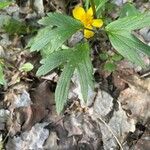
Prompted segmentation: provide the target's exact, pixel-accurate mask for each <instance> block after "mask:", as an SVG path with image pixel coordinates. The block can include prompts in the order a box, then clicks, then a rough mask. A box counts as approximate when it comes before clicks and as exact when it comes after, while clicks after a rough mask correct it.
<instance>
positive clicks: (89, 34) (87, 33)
mask: <svg viewBox="0 0 150 150" xmlns="http://www.w3.org/2000/svg"><path fill="white" fill-rule="evenodd" d="M93 36H94V32H93V31H90V30H87V29H84V37H85V38H87V39H89V38H91V37H93Z"/></svg>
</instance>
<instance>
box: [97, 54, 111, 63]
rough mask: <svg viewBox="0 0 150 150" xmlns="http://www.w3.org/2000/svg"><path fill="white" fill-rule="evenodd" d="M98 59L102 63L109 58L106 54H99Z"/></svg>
mask: <svg viewBox="0 0 150 150" xmlns="http://www.w3.org/2000/svg"><path fill="white" fill-rule="evenodd" d="M99 57H100V59H101V60H102V61H105V60H107V59H108V58H109V55H108V54H107V53H101V54H99Z"/></svg>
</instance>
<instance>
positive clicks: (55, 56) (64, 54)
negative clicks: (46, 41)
mask: <svg viewBox="0 0 150 150" xmlns="http://www.w3.org/2000/svg"><path fill="white" fill-rule="evenodd" d="M71 55H72V53H71V50H70V49H65V50H61V51H56V52H54V53H52V54H51V55H49V56H48V57H47V58H45V59H42V60H41V61H40V63H41V64H42V66H41V67H40V68H39V69H38V71H37V73H36V75H37V76H41V75H45V74H47V73H48V72H50V71H51V70H53V69H54V68H56V67H58V66H60V65H61V64H63V63H65V62H67V60H68V59H70V58H71Z"/></svg>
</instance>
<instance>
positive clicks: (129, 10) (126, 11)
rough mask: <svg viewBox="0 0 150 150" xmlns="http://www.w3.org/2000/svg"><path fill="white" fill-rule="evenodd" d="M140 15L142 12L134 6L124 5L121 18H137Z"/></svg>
mask: <svg viewBox="0 0 150 150" xmlns="http://www.w3.org/2000/svg"><path fill="white" fill-rule="evenodd" d="M139 14H140V12H139V11H138V10H137V9H136V8H135V6H134V5H133V4H130V3H126V4H124V5H123V7H122V9H121V12H120V15H119V16H120V18H123V17H126V16H136V15H139Z"/></svg>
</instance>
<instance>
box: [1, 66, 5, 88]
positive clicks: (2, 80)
mask: <svg viewBox="0 0 150 150" xmlns="http://www.w3.org/2000/svg"><path fill="white" fill-rule="evenodd" d="M5 83H6V81H5V78H4V74H3V67H2V65H0V84H1V85H4V84H5Z"/></svg>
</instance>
